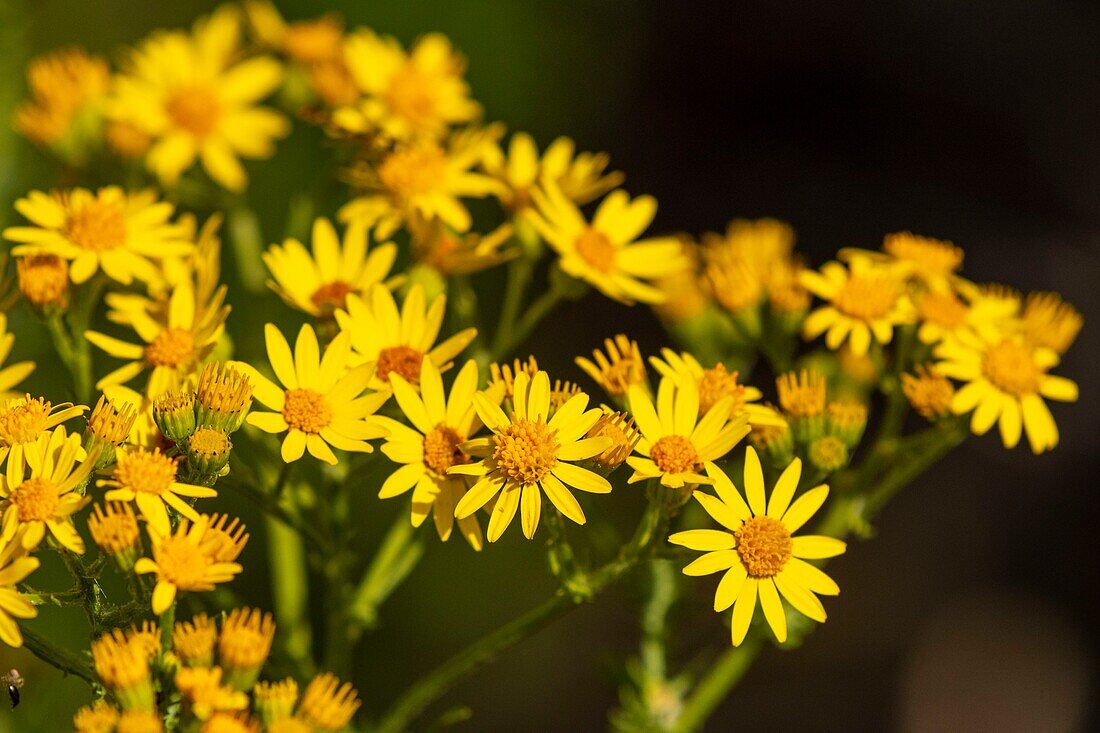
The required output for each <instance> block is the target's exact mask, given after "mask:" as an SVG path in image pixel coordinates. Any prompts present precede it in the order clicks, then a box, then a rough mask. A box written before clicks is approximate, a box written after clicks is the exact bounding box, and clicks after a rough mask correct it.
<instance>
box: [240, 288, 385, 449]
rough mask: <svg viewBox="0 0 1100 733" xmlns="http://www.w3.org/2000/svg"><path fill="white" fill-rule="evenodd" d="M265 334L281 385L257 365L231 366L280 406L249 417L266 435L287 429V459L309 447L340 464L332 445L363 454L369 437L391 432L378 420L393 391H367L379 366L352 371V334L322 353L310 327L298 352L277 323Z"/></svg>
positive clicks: (261, 397)
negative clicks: (349, 362) (382, 426)
mask: <svg viewBox="0 0 1100 733" xmlns="http://www.w3.org/2000/svg"><path fill="white" fill-rule="evenodd" d="M376 287H381V286H376ZM382 289H383V290H385V288H382ZM387 292H388V291H387ZM264 338H265V340H266V342H267V357H268V360H269V361H270V363H271V368H272V369H273V370H274V372H275V376H276V377H277V378H278V379H279V382H280V383H281V384H282V388H280V387H278V386H276V385H275V383H274V382H272V381H271V380H270V379H268V378H267V377H265V376H263V375H262V374H260V372H259V371H257V370H256V368H255V367H253V366H250V365H248V364H245V363H243V362H233V363H231V364H230V366H233V367H235V368H237V369H239V370H241V371H242V372H244V373H245V374H246V375H247V376H248V381H249V382H250V383H251V384H252V390H253V395H254V396H255V398H256V399H257V400H258V401H259V402H260V403H261V404H263V405H264V406H265V407H269V408H271V409H272V410H276V412H257V411H252V412H250V413H249V414H248V418H247V421H248V424H249V425H252V426H255V427H257V428H259V429H260V430H263V431H264V432H265V433H283V432H285V433H286V437H285V438H284V439H283V446H282V458H283V460H284V461H285V462H287V463H290V462H292V461H296V460H298V459H299V458H301V457H302V454H303V453H304V452H305V451H306V450H308V451H309V454H310V455H311V456H313V457H314V458H316V459H318V460H321V461H324V462H326V463H329V464H333V465H335V464H336V462H337V461H336V455H335V454H334V453H333V452H332V449H331V448H329V446H330V445H331V446H332V447H333V448H339V449H340V450H346V451H355V452H359V453H370V452H371V451H372V450H374V448H373V447H372V446H371V445H370V444H369V443H367V441H368V440H372V439H374V438H381V437H383V436H385V434H386V431H385V430H383V429H382V428H381V427H380V426H379V425H378V423H377V422H376V421H375V419H374V412H375V411H376V410H377V409H378V408H379V407H381V406H382V403H383V402H385V401H386V399H387V398H388V397H389V394H388V393H386V392H367V393H364V392H365V390H366V389H367V386H368V385H369V384H370V383H371V380H372V377H373V376H374V364H373V363H366V364H362V365H360V366H357V367H355V368H352V369H348V360H349V357H350V356H351V346H350V343H349V337H348V335H347V334H343V333H342V334H340V335H338V336H337V337H336V338H335V339H333V340H332V343H330V344H329V345H328V346H327V347H326V348H325V350H324V353H323V354H322V353H321V350H320V346H319V345H318V343H317V334H316V332H314V330H313V328H312V327H311V326H309V325H304V326H302V329H301V330H300V331H299V332H298V340H297V341H296V342H295V344H294V352H293V353H291V351H290V344H288V343H287V340H286V337H285V336H283V334H282V333H281V332H280V331H279V329H278V328H276V327H275V325H274V324H271V323H269V324H267V326H266V327H265V328H264Z"/></svg>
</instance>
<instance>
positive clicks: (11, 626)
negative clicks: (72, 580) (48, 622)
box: [0, 542, 39, 647]
mask: <svg viewBox="0 0 1100 733" xmlns="http://www.w3.org/2000/svg"><path fill="white" fill-rule="evenodd" d="M38 565H39V563H38V560H37V559H36V558H33V557H27V555H26V550H24V549H23V544H22V543H21V542H8V543H7V544H5V545H4V546H3V547H2V548H0V641H3V642H4V643H5V644H7V645H8V646H14V647H20V646H23V634H22V632H21V631H19V624H18V623H17V622H16V621H15V619H17V618H34V617H35V616H37V615H38V609H37V608H35V607H34V605H33V604H32V603H31V602H30V601H29V600H27V598H26V597H24V596H23V594H22V593H20V592H19V591H18V590H16V588H15V586H16V585H17V584H19V583H22V582H23V581H24V580H26V579H27V576H28V575H30V574H31V573H33V572H34V571H35V570H37V569H38Z"/></svg>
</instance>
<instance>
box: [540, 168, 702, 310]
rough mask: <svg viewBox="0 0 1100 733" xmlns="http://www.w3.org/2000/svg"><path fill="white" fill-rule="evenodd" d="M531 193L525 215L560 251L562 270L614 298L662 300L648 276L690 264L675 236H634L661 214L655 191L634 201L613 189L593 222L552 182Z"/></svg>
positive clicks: (663, 274) (628, 300)
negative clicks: (653, 193)
mask: <svg viewBox="0 0 1100 733" xmlns="http://www.w3.org/2000/svg"><path fill="white" fill-rule="evenodd" d="M532 197H533V198H534V201H535V208H534V209H528V210H527V211H526V214H525V215H526V216H527V218H528V220H529V221H530V222H531V223H532V224H533V225H534V227H535V229H536V230H537V231H538V233H539V234H540V235H542V237H543V239H545V240H546V241H547V243H549V245H550V246H551V247H552V248H553V249H554V250H555V251H556V252H557V253H558V255H559V256H560V258H561V259H560V260H559V264H560V265H561V269H562V270H563V271H564V272H565V273H567V274H569V275H572V276H573V277H575V278H578V279H581V280H584V281H586V282H588V283H589V284H590V285H592V286H593V287H595V288H596V289H597V290H599V291H600V292H601V293H603V294H604V295H606V296H607V297H609V298H614V299H615V300H618V301H621V302H624V303H627V304H632V303H633V302H634V301H640V302H643V303H660V302H661V301H662V300H664V293H662V292H661V291H660V290H658V289H657V288H655V287H653V285H651V284H648V283H646V282H644V281H645V280H652V279H655V278H658V277H666V276H667V275H669V274H670V273H672V272H675V271H676V270H680V269H685V268H687V267H689V266H690V261H689V260H688V259H687V258H686V257H684V255H683V251H682V247H681V244H680V241H679V240H678V239H676V238H675V237H659V238H655V239H645V240H642V241H635V240H636V239H637V238H638V236H639V235H641V233H642V232H644V231H645V229H646V227H648V226H649V224H650V222H651V221H653V217H654V216H655V215H656V213H657V201H656V200H655V199H654V198H653V197H652V196H638V197H637V198H635V199H634V200H633V201H631V200H630V197H629V196H628V195H627V193H626V192H625V191H622V190H619V191H613V192H611V193H610V194H608V196H607V198H605V199H604V200H603V201H602V202H600V205H599V207H598V208H597V209H596V214H595V216H594V217H593V219H592V221H591V222H588V221H587V220H586V219H585V218H584V215H583V214H582V213H581V211H580V209H578V208H577V205H576V204H575V203H573V202H572V201H570V200H569V199H568V198H567V197H566V196H565V194H564V193H562V191H561V189H560V188H558V186H557V185H556V184H554V183H553V182H550V181H544V182H543V186H542V187H541V188H538V189H535V190H534V191H533V192H532Z"/></svg>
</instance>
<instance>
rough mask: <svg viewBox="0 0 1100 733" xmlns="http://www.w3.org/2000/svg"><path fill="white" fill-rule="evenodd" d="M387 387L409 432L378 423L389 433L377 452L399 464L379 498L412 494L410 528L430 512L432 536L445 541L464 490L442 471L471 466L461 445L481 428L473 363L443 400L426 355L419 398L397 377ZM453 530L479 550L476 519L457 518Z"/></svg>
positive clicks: (400, 425)
mask: <svg viewBox="0 0 1100 733" xmlns="http://www.w3.org/2000/svg"><path fill="white" fill-rule="evenodd" d="M390 382H391V383H392V385H393V396H394V398H395V399H396V400H397V404H398V405H399V406H400V407H401V411H402V412H403V413H404V414H405V418H406V420H407V421H408V422H409V423H410V424H411V425H412V427H409V426H408V425H405V424H404V423H401V422H398V421H397V420H394V419H392V418H388V417H379V418H377V420H378V423H379V424H380V425H381V426H382V427H384V428H386V429H387V430H388V431H389V435H388V436H386V442H385V443H384V444H383V445H382V448H381V450H382V453H384V454H385V455H386V457H387V458H389V459H390V460H391V461H393V462H394V463H398V464H403V465H402V466H401V468H398V469H397V470H396V471H394V472H393V473H392V474H390V476H389V478H387V479H386V480H385V482H383V484H382V488H381V489H380V490H379V492H378V496H379V498H381V499H389V498H392V497H395V496H400V495H401V494H404V493H405V492H406V491H408V490H409V489H413V495H412V524H413V526H414V527H419V526H420V525H421V524H422V523H423V522H424V520H425V519H426V518H427V516H428V512H431V513H432V518H433V519H434V521H435V529H436V532H438V533H439V538H440V539H441V540H443V541H444V542H446V541H447V539H448V538H450V536H451V530H452V529H453V525H454V521H455V506H457V505H458V503H459V501H461V500H462V497H464V496H465V495H466V489H467V483H466V479H465V477H463V476H456V475H451V474H448V473H447V471H448V470H450V468H451V467H452V466H455V465H462V464H465V463H469V462H470V456H469V455H468V454H467V453H465V452H464V451H463V450H462V448H461V446H462V444H463V443H465V442H466V441H467V440H469V439H470V438H471V437H473V435H474V434H475V433H477V432H478V431H479V430H480V429H481V420H480V418H479V417H478V415H477V410H476V409H475V408H474V393H475V392H477V385H478V369H477V363H476V362H474V361H473V360H472V359H471V360H470V361H468V362H466V364H465V365H464V366H463V367H462V369H460V370H459V372H458V375H457V376H456V377H455V380H454V384H453V385H452V386H451V392H450V396H449V397H445V396H444V392H443V380H442V378H441V377H440V374H439V370H438V368H436V365H435V364H434V363H432V360H431V357H428V356H425V357H424V361H423V363H422V366H421V368H420V393H419V394H417V392H416V390H414V389H413V388H412V386H410V385H409V383H408V382H406V381H405V379H404V378H403V377H402V376H401V375H400V374H398V373H396V372H394V373H392V374H391V375H390ZM458 526H459V530H460V531H461V532H462V535H463V536H464V537H465V538H466V541H467V542H469V543H470V546H471V547H473V548H474V549H475V550H480V549H481V547H482V536H481V526H480V525H479V524H478V521H477V517H476V516H468V517H465V518H463V519H460V520H458Z"/></svg>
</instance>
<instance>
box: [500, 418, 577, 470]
mask: <svg viewBox="0 0 1100 733" xmlns="http://www.w3.org/2000/svg"><path fill="white" fill-rule="evenodd" d="M556 433H557V431H555V430H551V429H550V428H549V427H548V426H547V424H546V423H544V422H541V421H535V420H528V419H525V418H520V419H516V420H515V421H513V422H512V423H510V424H509V425H506V426H504V427H503V428H502V429H501V431H500V432H499V433H497V434H496V435H495V436H494V438H493V442H494V444H495V448H494V450H493V459H494V460H495V462H496V464H497V465H498V466H500V468H501V471H502V472H503V474H504V475H505V476H506V477H507V478H508V480H510V481H513V482H515V483H519V484H533V483H537V482H538V481H541V480H542V479H543V477H544V476H546V474H548V473H550V471H551V470H553V468H554V466H555V465H557V462H558V458H557V455H558V450H559V449H560V448H561V443H560V442H559V441H558V439H557V435H556Z"/></svg>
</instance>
